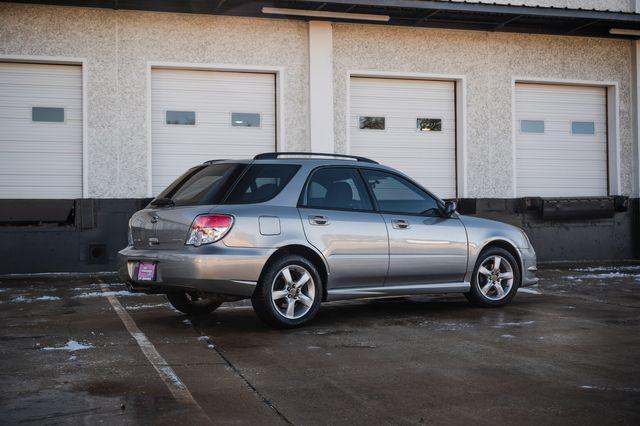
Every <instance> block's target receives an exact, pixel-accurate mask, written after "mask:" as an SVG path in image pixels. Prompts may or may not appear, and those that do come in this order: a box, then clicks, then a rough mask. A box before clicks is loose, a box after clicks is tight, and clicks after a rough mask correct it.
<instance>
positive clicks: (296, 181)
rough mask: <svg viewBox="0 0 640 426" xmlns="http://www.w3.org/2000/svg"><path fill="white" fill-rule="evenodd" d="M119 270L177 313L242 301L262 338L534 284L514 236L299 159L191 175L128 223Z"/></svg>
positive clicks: (402, 180)
mask: <svg viewBox="0 0 640 426" xmlns="http://www.w3.org/2000/svg"><path fill="white" fill-rule="evenodd" d="M119 265H120V268H119V269H120V275H121V277H122V278H123V279H124V280H125V281H126V282H127V285H128V288H129V290H130V291H133V292H145V293H150V294H152V293H154V294H157V293H160V294H166V295H167V298H168V299H169V302H170V303H171V304H172V305H173V306H174V307H175V308H176V309H178V310H179V311H182V312H184V313H187V314H204V313H209V312H212V311H213V310H215V309H216V308H218V307H219V306H220V305H221V304H222V303H224V302H228V301H235V300H240V299H248V298H250V299H251V302H252V305H253V307H254V310H255V312H256V313H257V315H258V316H259V317H260V318H261V319H262V320H264V321H265V322H266V323H268V324H269V325H271V326H274V327H295V326H299V325H302V324H304V323H306V322H308V321H309V320H311V319H312V318H313V317H314V316H315V315H316V313H317V312H318V309H319V308H320V304H321V303H322V302H323V301H333V300H342V299H353V298H371V297H383V296H408V295H417V294H426V293H463V294H464V295H465V296H466V297H467V299H468V300H469V301H470V302H471V303H473V304H474V305H477V306H482V307H495V306H502V305H505V304H506V303H508V302H510V301H511V299H513V297H514V296H515V294H516V292H517V290H518V288H519V287H520V286H529V285H533V284H535V283H536V282H537V278H536V277H535V273H536V255H535V251H534V249H533V247H532V246H531V242H530V241H529V239H528V238H527V235H526V234H525V233H524V231H522V230H521V229H519V228H517V227H514V226H511V225H507V224H503V223H500V222H496V221H491V220H487V219H481V218H476V217H468V216H463V215H460V214H458V213H457V212H456V207H455V203H453V202H451V201H449V202H444V201H442V200H440V199H439V198H438V197H436V196H435V195H433V194H432V193H431V192H429V191H428V190H427V189H425V188H423V187H422V186H421V185H419V184H417V183H416V182H415V181H413V180H412V179H411V178H409V177H408V176H406V175H404V174H403V173H401V172H399V171H397V170H394V169H392V168H390V167H386V166H384V165H381V164H378V163H377V162H375V161H373V160H370V159H367V158H363V157H352V156H340V155H334V154H310V153H265V154H260V155H257V156H256V157H254V158H253V159H250V160H242V161H239V160H214V161H208V162H205V163H204V164H201V165H198V166H196V167H193V168H191V169H189V170H188V171H187V172H186V173H185V174H183V175H182V176H180V177H179V178H178V179H176V180H175V181H174V182H173V183H172V184H171V185H169V187H168V188H166V189H165V190H164V191H163V192H162V193H161V194H159V195H158V196H157V197H156V198H155V199H154V200H153V201H151V203H150V204H149V205H148V206H147V207H146V208H145V209H143V210H140V211H139V212H137V213H135V214H134V215H133V217H132V218H131V220H130V222H129V245H128V246H127V247H126V248H125V249H123V250H122V251H120V252H119Z"/></svg>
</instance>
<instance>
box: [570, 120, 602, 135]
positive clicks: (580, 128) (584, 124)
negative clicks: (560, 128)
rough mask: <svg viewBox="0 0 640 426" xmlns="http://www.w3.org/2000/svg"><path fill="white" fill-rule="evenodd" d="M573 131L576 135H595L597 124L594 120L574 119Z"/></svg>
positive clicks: (572, 123)
mask: <svg viewBox="0 0 640 426" xmlns="http://www.w3.org/2000/svg"><path fill="white" fill-rule="evenodd" d="M571 133H572V134H574V135H595V134H596V124H595V123H594V122H593V121H572V122H571Z"/></svg>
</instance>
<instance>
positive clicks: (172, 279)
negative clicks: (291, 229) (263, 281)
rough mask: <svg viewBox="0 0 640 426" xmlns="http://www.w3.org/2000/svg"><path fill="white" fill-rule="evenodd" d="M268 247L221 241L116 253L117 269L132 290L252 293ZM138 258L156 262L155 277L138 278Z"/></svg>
mask: <svg viewBox="0 0 640 426" xmlns="http://www.w3.org/2000/svg"><path fill="white" fill-rule="evenodd" d="M272 253H273V250H271V249H256V248H231V247H226V246H225V245H224V244H212V245H208V246H201V247H184V248H183V249H180V250H141V249H136V248H134V247H131V246H129V247H127V248H125V249H123V250H121V251H120V252H119V253H118V273H119V275H120V277H121V278H122V279H123V280H124V281H125V282H126V283H127V284H128V285H129V287H130V289H131V290H132V291H142V292H147V293H164V292H167V291H171V290H190V291H199V292H204V293H216V294H224V295H229V296H236V297H251V295H252V294H253V291H254V290H255V287H256V285H257V282H258V279H259V277H260V273H261V272H262V268H263V266H264V264H265V263H266V262H267V259H269V256H270V255H271V254H272ZM140 262H153V263H155V264H156V277H155V280H154V281H152V282H150V281H139V280H138V279H137V276H138V266H139V263H140Z"/></svg>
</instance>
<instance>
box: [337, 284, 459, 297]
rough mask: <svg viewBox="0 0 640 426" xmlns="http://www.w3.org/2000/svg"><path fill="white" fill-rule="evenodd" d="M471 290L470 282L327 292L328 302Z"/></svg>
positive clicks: (358, 288)
mask: <svg viewBox="0 0 640 426" xmlns="http://www.w3.org/2000/svg"><path fill="white" fill-rule="evenodd" d="M470 289H471V284H470V283H468V282H464V281H463V282H454V283H440V284H410V285H396V286H382V287H356V288H335V289H329V290H327V301H328V302H331V301H334V300H345V299H360V298H367V297H385V296H413V295H417V294H433V293H466V292H468V291H469V290H470Z"/></svg>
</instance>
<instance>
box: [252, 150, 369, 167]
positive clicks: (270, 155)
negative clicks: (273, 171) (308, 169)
mask: <svg viewBox="0 0 640 426" xmlns="http://www.w3.org/2000/svg"><path fill="white" fill-rule="evenodd" d="M281 155H294V156H296V155H299V156H303V155H304V156H316V157H334V158H347V159H351V160H356V161H361V162H363V163H373V164H378V162H377V161H374V160H372V159H370V158H367V157H359V156H357V155H345V154H329V153H325V152H299V151H296V152H265V153H262V154H258V155H256V156H255V157H253V159H254V160H275V159H277V158H278V157H280V156H281Z"/></svg>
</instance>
